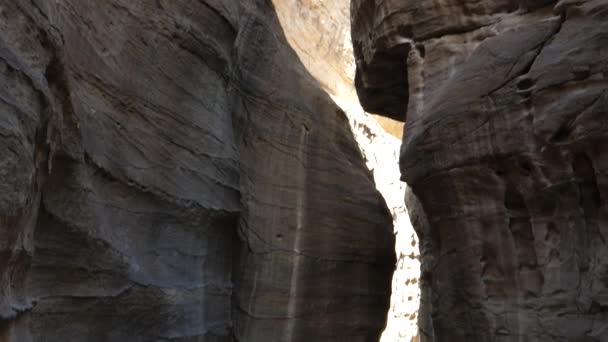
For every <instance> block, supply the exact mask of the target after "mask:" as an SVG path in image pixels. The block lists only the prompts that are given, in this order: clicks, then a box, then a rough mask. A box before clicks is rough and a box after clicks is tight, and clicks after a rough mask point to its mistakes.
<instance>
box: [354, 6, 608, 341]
mask: <svg viewBox="0 0 608 342" xmlns="http://www.w3.org/2000/svg"><path fill="white" fill-rule="evenodd" d="M351 14H352V18H353V23H352V25H353V28H352V30H353V40H354V47H355V56H356V58H357V68H358V76H357V80H358V83H357V86H358V91H359V95H360V98H361V100H362V104H363V105H364V107H366V108H368V109H369V110H373V111H377V112H379V113H382V114H385V115H388V116H391V117H396V118H400V119H401V120H405V121H406V129H405V134H404V141H403V146H402V152H401V168H402V174H403V178H404V180H406V181H407V182H408V184H409V185H410V186H411V187H412V192H411V193H409V194H408V195H407V197H408V205H409V209H410V213H411V214H412V219H413V222H414V226H415V228H416V230H417V232H418V234H419V236H420V239H421V253H422V264H423V265H422V279H421V282H422V290H423V294H422V305H421V312H420V320H421V324H420V329H421V335H422V336H421V337H422V340H423V341H451V342H453V341H564V342H566V341H606V340H608V323H607V322H608V310H607V308H608V281H607V278H606V274H607V270H608V247H607V245H606V244H607V243H606V239H607V238H608V205H607V200H608V197H607V196H608V195H607V194H608V133H607V132H608V131H607V130H606V127H608V115H607V114H608V113H607V108H608V106H607V105H608V95H607V89H608V81H607V77H608V64H607V62H606V61H607V57H608V44H607V42H608V3H607V2H606V1H603V0H587V1H584V0H576V1H559V2H558V1H550V0H549V1H512V0H485V1H475V2H463V1H457V0H453V1H452V0H448V1H442V2H437V1H375V0H353V1H352V13H351ZM406 117H407V118H406Z"/></svg>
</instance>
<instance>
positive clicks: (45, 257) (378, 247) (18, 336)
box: [0, 0, 585, 342]
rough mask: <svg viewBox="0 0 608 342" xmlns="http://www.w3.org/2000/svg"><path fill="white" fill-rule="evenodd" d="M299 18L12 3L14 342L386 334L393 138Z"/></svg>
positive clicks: (9, 274)
mask: <svg viewBox="0 0 608 342" xmlns="http://www.w3.org/2000/svg"><path fill="white" fill-rule="evenodd" d="M298 3H299V2H298V1H291V2H290V1H285V2H281V1H274V2H271V1H266V0H242V1H216V0H201V1H185V0H155V1H152V0H150V1H127V0H107V1H96V0H95V1H94V0H57V1H43V0H16V1H15V0H0V151H1V152H0V153H1V154H2V155H1V158H0V180H1V182H0V237H1V239H0V341H3V342H4V341H7V342H9V341H10V342H36V341H50V342H52V341H62V342H63V341H93V342H95V341H100V342H101V341H184V342H186V341H187V342H194V341H197V342H201V341H204V342H207V341H213V342H220V341H246V342H256V341H260V342H262V341H264V342H266V341H353V342H358V341H360V342H368V341H377V340H378V339H379V338H380V336H381V334H382V332H383V330H384V328H385V325H386V317H387V311H388V310H389V304H390V293H391V276H392V273H393V269H394V265H395V260H396V258H395V252H394V241H395V237H394V235H393V229H392V227H393V223H392V222H393V218H391V214H394V213H395V208H387V205H386V202H385V200H384V199H383V198H382V196H381V195H380V193H379V192H378V190H377V189H376V186H375V184H374V175H376V174H377V172H379V170H374V174H372V173H371V172H370V171H369V169H368V167H367V166H366V161H365V160H364V159H363V156H362V151H361V149H362V147H361V146H358V144H357V142H356V141H355V139H354V137H353V131H355V133H356V134H357V135H366V137H367V138H366V139H367V140H368V141H369V143H370V144H372V142H373V141H375V140H378V141H380V140H382V141H384V140H383V138H382V139H380V138H378V139H376V138H375V137H374V136H373V134H370V132H371V131H374V130H375V131H376V132H378V134H380V132H383V131H381V128H380V127H379V126H377V124H376V123H375V122H374V121H373V120H372V121H369V125H371V126H373V125H376V126H374V128H372V129H371V131H370V129H369V128H367V126H366V125H367V124H365V122H367V121H366V120H368V119H369V117H368V116H366V115H365V114H364V113H363V112H360V113H359V114H358V115H360V119H354V116H353V115H354V114H347V113H345V112H347V111H348V110H344V109H342V108H340V107H339V106H337V105H336V103H335V101H340V100H344V98H342V97H340V96H339V95H340V94H343V93H346V92H349V91H350V92H352V89H353V88H352V85H349V86H344V89H346V90H344V89H342V90H338V88H339V87H341V86H342V85H340V84H342V83H343V82H342V80H339V81H338V82H336V84H329V83H328V84H321V83H322V82H323V80H328V79H331V78H332V77H334V76H333V75H332V74H331V73H328V77H327V78H322V77H318V76H317V75H314V73H315V69H314V68H310V66H306V65H304V64H305V63H306V62H305V61H303V60H302V61H301V58H300V57H299V53H301V52H302V51H305V50H306V49H298V51H297V52H296V51H294V49H292V47H291V46H290V43H289V42H288V37H287V36H290V35H291V33H293V32H291V33H290V32H287V31H284V30H285V25H284V23H283V24H282V23H281V20H284V19H285V17H286V16H289V15H290V14H288V13H286V12H282V10H283V9H285V8H287V9H293V10H295V9H296V8H298V7H297V6H295V5H296V4H298ZM312 4H315V3H313V2H311V3H309V5H312ZM335 4H338V2H336V3H335ZM339 4H340V6H342V7H341V8H347V7H348V3H346V4H345V3H344V2H341V3H339ZM311 9H312V12H311V13H325V12H317V11H320V9H318V8H315V7H314V6H313V7H311ZM345 13H346V14H345ZM347 13H348V12H343V13H342V14H341V15H342V16H344V17H345V18H346V21H345V22H342V23H343V24H344V23H348V14H347ZM300 14H303V13H299V14H298V15H300ZM324 15H326V14H324ZM329 17H331V16H327V18H329ZM302 22H303V21H299V23H302ZM294 24H296V23H294ZM293 27H295V26H290V28H293ZM322 28H323V29H325V28H324V27H322ZM339 30H340V32H344V31H345V30H346V32H347V31H348V27H346V29H344V28H343V27H340V28H339ZM326 32H331V31H330V30H327V31H326ZM328 36H329V35H327V34H326V35H325V36H323V37H328ZM291 37H293V36H291ZM346 42H347V43H348V44H347V45H348V46H349V47H348V49H347V50H345V51H343V53H344V54H348V55H350V43H349V42H348V41H346ZM342 43H344V40H343V41H342ZM326 44H327V46H328V47H329V46H334V45H335V44H334V43H332V42H326ZM345 46H346V45H345ZM328 51H329V50H328ZM314 59H315V60H317V58H314ZM319 60H322V59H321V58H319ZM331 61H332V59H331V58H329V59H328V62H327V63H326V68H327V70H331V69H332V67H331ZM339 68H341V67H338V69H337V70H338V71H336V72H337V73H342V72H343V71H339ZM345 70H347V69H345ZM345 73H346V72H345ZM340 77H341V76H335V79H337V80H338V79H340ZM349 77H350V76H349ZM332 89H334V90H336V91H335V92H332V91H331V90H332ZM332 97H334V98H335V101H334V100H333V99H332ZM349 101H350V100H349ZM351 102H354V100H353V101H351ZM344 107H348V106H346V105H345V106H344ZM357 110H358V109H357ZM353 111H355V109H353ZM351 126H353V127H355V129H351ZM382 137H383V136H382ZM386 141H389V140H386ZM389 144H392V141H391V142H390V143H389ZM391 146H393V145H391ZM371 151H372V149H370V150H368V152H367V153H366V158H367V159H368V160H367V162H368V163H367V164H368V165H371V160H372V159H373V158H371V157H372V156H373V155H374V154H373V153H372V152H371ZM393 157H394V155H393ZM382 158H384V157H382ZM387 158H388V159H390V158H392V157H391V156H388V157H387ZM388 159H387V160H388ZM378 167H380V166H378ZM581 172H585V171H584V170H583V171H581ZM391 177H393V176H391ZM376 178H377V179H378V177H377V175H376ZM395 186H396V187H397V188H399V187H400V186H401V185H400V184H399V183H398V181H397V184H396V185H395Z"/></svg>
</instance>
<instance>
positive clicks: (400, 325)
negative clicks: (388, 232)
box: [273, 0, 420, 342]
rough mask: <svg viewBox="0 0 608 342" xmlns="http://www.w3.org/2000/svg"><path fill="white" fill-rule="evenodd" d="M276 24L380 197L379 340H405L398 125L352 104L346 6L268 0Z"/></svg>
mask: <svg viewBox="0 0 608 342" xmlns="http://www.w3.org/2000/svg"><path fill="white" fill-rule="evenodd" d="M273 2H274V4H275V7H276V8H277V14H278V17H279V21H280V22H281V24H282V27H283V29H284V30H285V36H286V38H287V41H288V42H289V44H290V45H291V46H292V47H293V48H294V50H295V52H296V53H297V55H298V58H299V59H300V60H301V61H302V63H303V64H304V66H305V67H306V69H307V70H308V71H309V72H310V73H311V75H313V76H314V77H315V78H316V79H317V80H318V81H319V83H320V84H321V86H322V87H323V89H325V90H326V91H327V92H328V93H329V94H330V95H331V97H332V99H333V100H334V101H335V102H336V103H337V104H338V105H339V106H340V108H341V109H342V110H343V111H344V113H345V114H346V116H347V117H348V121H349V124H350V126H351V130H352V132H353V135H354V138H355V140H356V141H357V144H358V145H359V149H360V150H361V152H362V154H363V156H364V159H365V163H366V165H367V168H368V169H369V170H370V171H371V172H372V174H373V176H374V181H375V184H376V188H377V189H378V191H379V192H380V193H381V194H382V196H383V197H384V199H385V201H386V203H387V205H388V207H389V210H390V213H391V216H392V218H393V225H394V231H395V241H396V244H395V252H396V255H397V263H396V265H395V273H394V274H393V281H392V294H391V305H390V309H389V312H388V321H387V325H386V328H385V330H384V332H383V334H382V339H381V340H382V341H386V342H410V341H411V339H412V338H413V337H414V336H416V335H417V331H418V329H417V314H418V307H419V302H420V289H419V286H418V278H419V277H420V262H419V254H420V251H419V246H418V238H417V236H416V233H415V232H414V229H413V228H412V225H411V223H410V220H409V216H408V212H407V209H406V207H405V203H404V201H403V197H404V194H405V188H406V184H405V183H404V182H401V181H400V172H399V149H400V145H401V141H400V139H398V138H397V137H401V131H402V129H403V123H401V122H398V121H394V120H391V119H387V118H383V117H379V116H376V115H373V114H369V113H366V112H365V111H363V109H362V108H361V105H360V104H359V101H358V100H357V94H356V89H355V87H354V84H355V81H354V79H355V59H354V56H353V48H352V42H351V33H350V28H351V25H350V10H349V6H350V4H349V2H348V1H342V0H323V1H317V0H314V1H308V0H274V1H273Z"/></svg>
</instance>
